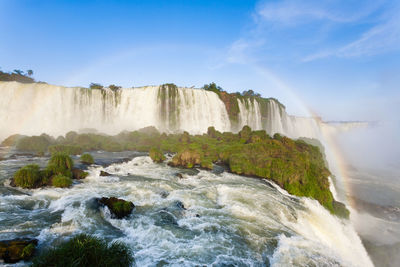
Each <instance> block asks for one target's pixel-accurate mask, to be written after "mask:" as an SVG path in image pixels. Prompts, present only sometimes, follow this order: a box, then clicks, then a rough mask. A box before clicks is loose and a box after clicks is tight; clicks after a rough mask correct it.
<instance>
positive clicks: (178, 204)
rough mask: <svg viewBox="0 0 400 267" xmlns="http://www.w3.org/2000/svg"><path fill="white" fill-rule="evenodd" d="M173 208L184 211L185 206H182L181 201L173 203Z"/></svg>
mask: <svg viewBox="0 0 400 267" xmlns="http://www.w3.org/2000/svg"><path fill="white" fill-rule="evenodd" d="M175 206H176V207H178V208H179V209H182V210H186V208H185V205H183V203H182V201H179V200H177V201H175Z"/></svg>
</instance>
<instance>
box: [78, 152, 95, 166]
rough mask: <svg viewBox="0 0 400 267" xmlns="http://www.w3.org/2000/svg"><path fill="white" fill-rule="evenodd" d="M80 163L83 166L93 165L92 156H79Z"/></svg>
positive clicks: (86, 154)
mask: <svg viewBox="0 0 400 267" xmlns="http://www.w3.org/2000/svg"><path fill="white" fill-rule="evenodd" d="M80 160H81V162H82V163H83V164H88V165H90V164H93V163H94V159H93V156H92V155H90V154H88V153H85V154H83V155H82V156H81V159H80Z"/></svg>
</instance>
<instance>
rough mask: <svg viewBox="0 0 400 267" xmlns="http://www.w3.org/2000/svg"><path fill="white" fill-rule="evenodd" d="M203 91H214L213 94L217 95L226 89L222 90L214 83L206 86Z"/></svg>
mask: <svg viewBox="0 0 400 267" xmlns="http://www.w3.org/2000/svg"><path fill="white" fill-rule="evenodd" d="M203 89H204V90H207V91H212V92H215V93H219V92H222V91H224V89H222V87H220V86H217V85H216V84H215V83H214V82H212V83H210V84H205V85H204V86H203Z"/></svg>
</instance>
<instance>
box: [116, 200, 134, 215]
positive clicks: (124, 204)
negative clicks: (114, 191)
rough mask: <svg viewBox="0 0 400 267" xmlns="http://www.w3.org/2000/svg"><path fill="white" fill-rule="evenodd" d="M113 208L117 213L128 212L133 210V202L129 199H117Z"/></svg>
mask: <svg viewBox="0 0 400 267" xmlns="http://www.w3.org/2000/svg"><path fill="white" fill-rule="evenodd" d="M112 209H113V212H114V213H116V214H126V213H130V212H131V210H132V204H131V203H130V202H129V201H117V202H114V203H113V205H112Z"/></svg>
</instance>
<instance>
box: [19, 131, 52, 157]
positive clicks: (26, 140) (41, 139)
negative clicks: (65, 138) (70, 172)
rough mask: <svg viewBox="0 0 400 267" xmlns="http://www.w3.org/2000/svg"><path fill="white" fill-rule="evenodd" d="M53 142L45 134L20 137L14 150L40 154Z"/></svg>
mask: <svg viewBox="0 0 400 267" xmlns="http://www.w3.org/2000/svg"><path fill="white" fill-rule="evenodd" d="M54 142H55V140H54V138H52V137H50V136H49V135H47V134H42V135H40V136H31V137H22V138H20V139H18V140H17V143H16V148H17V149H18V150H21V151H30V152H41V153H44V152H45V151H47V149H48V147H49V146H50V145H51V144H53V143H54Z"/></svg>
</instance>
